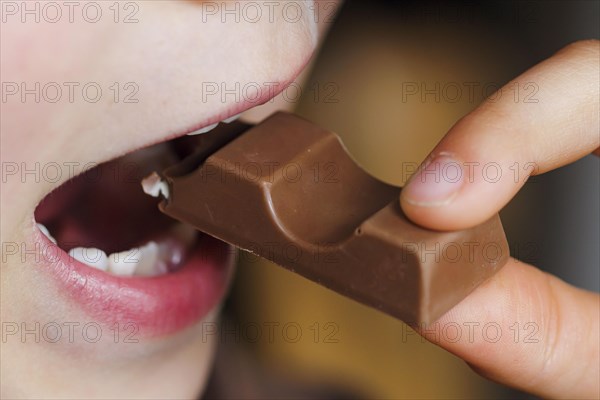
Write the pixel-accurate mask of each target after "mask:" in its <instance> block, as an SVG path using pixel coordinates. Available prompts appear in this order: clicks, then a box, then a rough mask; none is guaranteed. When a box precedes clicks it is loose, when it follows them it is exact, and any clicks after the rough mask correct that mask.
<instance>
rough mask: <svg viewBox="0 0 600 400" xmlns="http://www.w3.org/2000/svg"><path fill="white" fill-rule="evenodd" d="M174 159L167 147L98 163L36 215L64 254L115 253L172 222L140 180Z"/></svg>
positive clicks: (47, 200)
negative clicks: (81, 249)
mask: <svg viewBox="0 0 600 400" xmlns="http://www.w3.org/2000/svg"><path fill="white" fill-rule="evenodd" d="M176 161H177V158H176V157H175V155H174V153H172V152H171V151H170V148H169V145H168V144H167V143H162V144H159V145H156V146H153V147H150V148H147V149H143V150H139V151H136V152H134V153H131V154H129V155H127V156H125V157H122V158H119V159H117V160H114V161H111V162H108V163H105V164H102V165H100V166H98V167H96V168H94V169H91V170H89V171H87V172H86V173H84V174H82V175H79V176H77V177H76V178H74V179H73V180H71V181H69V182H67V183H66V184H64V185H62V186H61V187H59V188H58V189H57V190H56V191H55V192H54V193H52V194H51V195H49V196H47V197H46V198H45V199H44V200H43V201H42V203H40V205H39V206H38V208H37V209H36V211H35V216H36V221H37V222H39V223H42V224H44V225H46V227H47V228H48V229H49V230H50V232H51V234H52V235H53V236H54V237H55V238H56V240H57V242H58V245H59V246H60V247H61V248H62V249H64V250H67V251H68V250H70V249H71V248H74V247H96V248H99V249H102V250H104V251H105V252H106V253H113V252H117V251H122V250H123V249H128V248H131V247H137V246H140V245H142V244H144V243H146V242H147V241H148V240H150V239H152V238H154V237H156V236H159V235H161V234H162V233H163V232H165V231H166V230H167V229H168V228H169V226H171V225H172V224H173V220H172V219H171V218H169V217H166V216H165V215H163V214H162V213H160V212H159V211H158V209H157V205H156V203H157V200H156V199H153V198H150V197H148V196H147V195H145V194H144V193H143V191H142V189H141V186H140V181H141V180H142V179H143V178H144V177H145V176H146V175H148V174H149V173H150V172H152V171H155V170H157V169H158V170H160V169H162V168H164V167H166V166H168V165H171V164H173V163H174V162H176Z"/></svg>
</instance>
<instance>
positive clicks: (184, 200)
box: [160, 113, 509, 324]
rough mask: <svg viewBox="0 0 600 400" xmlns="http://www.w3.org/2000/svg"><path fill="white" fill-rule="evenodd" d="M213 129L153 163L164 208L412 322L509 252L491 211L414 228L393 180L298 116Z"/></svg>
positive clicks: (443, 304)
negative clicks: (173, 158)
mask: <svg viewBox="0 0 600 400" xmlns="http://www.w3.org/2000/svg"><path fill="white" fill-rule="evenodd" d="M222 129H223V130H224V132H220V131H219V130H215V131H213V132H211V133H208V134H205V136H202V137H201V139H200V141H201V143H200V146H199V147H198V149H197V151H196V152H195V153H193V154H191V155H190V156H188V157H187V158H186V159H185V160H184V161H182V162H181V163H180V164H178V165H175V166H173V167H171V168H169V169H167V170H165V171H163V172H162V174H161V175H162V178H163V179H165V180H166V182H167V183H168V185H169V192H170V195H169V198H168V199H165V200H163V202H162V203H161V204H160V209H161V210H162V211H163V212H164V213H165V214H167V215H169V216H171V217H173V218H176V219H178V220H180V221H184V222H186V223H189V224H191V225H193V226H195V227H196V228H197V229H199V230H200V231H203V232H206V233H208V234H210V235H212V236H215V237H217V238H219V239H221V240H223V241H225V242H228V243H230V244H233V245H235V246H237V247H239V248H242V249H245V250H248V251H251V252H252V253H255V254H257V255H260V256H262V257H264V258H266V259H268V260H270V261H273V262H274V263H276V264H278V265H280V266H283V267H285V268H287V269H289V270H291V271H294V272H296V273H299V274H300V275H303V276H305V277H306V278H308V279H310V280H313V281H315V282H317V283H319V284H321V285H324V286H326V287H328V288H330V289H333V290H335V291H336V292H338V293H341V294H343V295H345V296H348V297H350V298H352V299H354V300H357V301H359V302H361V303H363V304H366V305H368V306H371V307H374V308H377V309H379V310H381V311H383V312H386V313H388V314H390V315H392V316H395V317H397V318H400V319H402V320H403V321H405V322H407V323H410V324H422V323H424V324H429V323H431V322H433V321H435V320H436V319H437V318H439V317H440V316H442V315H443V314H444V313H445V312H446V311H448V310H449V309H450V308H451V307H453V306H454V305H455V304H457V303H458V302H460V301H461V300H462V299H463V298H464V297H466V296H467V295H468V294H469V293H470V292H471V291H473V289H475V288H476V287H477V286H478V285H479V284H481V283H482V282H483V281H485V280H486V279H487V278H489V277H490V276H492V275H493V274H494V273H496V272H497V271H498V270H499V269H500V268H501V267H502V266H503V264H504V263H505V261H506V260H507V258H508V255H509V254H508V253H509V251H508V246H507V243H506V238H505V236H504V231H503V229H502V225H501V222H500V219H499V217H498V216H497V215H496V216H494V217H493V218H491V219H490V220H489V221H487V222H485V223H483V224H481V225H479V226H477V227H474V228H472V229H467V230H462V231H456V232H436V231H431V230H427V229H424V228H422V227H419V226H416V225H414V224H413V223H411V222H410V221H409V220H408V219H407V218H406V217H405V215H404V214H403V213H402V210H401V208H400V205H399V201H398V196H399V194H400V190H401V188H399V187H395V186H391V185H388V184H386V183H383V182H381V181H379V180H377V179H375V178H374V177H372V176H371V175H369V174H368V173H366V172H365V171H364V170H363V169H362V168H361V167H359V166H358V165H357V164H356V163H355V161H354V160H353V159H352V158H351V157H350V156H349V155H348V153H347V152H346V150H345V148H344V146H343V144H342V142H341V141H340V139H339V138H338V136H337V135H335V134H334V133H332V132H329V131H327V130H324V129H322V128H320V127H318V126H316V125H314V124H312V123H310V122H308V121H306V120H304V119H301V118H299V117H297V116H294V115H291V114H286V113H277V114H274V115H272V116H271V117H269V118H268V119H267V120H265V121H264V122H262V123H261V124H259V125H256V126H254V127H251V128H248V126H244V125H241V124H233V125H229V126H227V125H225V126H224V127H223V128H222Z"/></svg>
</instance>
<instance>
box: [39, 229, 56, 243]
mask: <svg viewBox="0 0 600 400" xmlns="http://www.w3.org/2000/svg"><path fill="white" fill-rule="evenodd" d="M36 225H37V227H38V229H39V230H40V231H41V232H42V233H43V234H44V235H45V236H46V237H47V238H48V239H49V240H50V241H51V242H52V243H54V244H56V239H54V238H53V237H52V235H51V234H50V232H49V231H48V228H46V227H45V226H44V225H42V224H36Z"/></svg>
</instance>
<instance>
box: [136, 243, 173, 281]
mask: <svg viewBox="0 0 600 400" xmlns="http://www.w3.org/2000/svg"><path fill="white" fill-rule="evenodd" d="M139 250H140V251H139V256H138V263H137V267H136V268H135V275H138V276H155V275H162V274H166V273H167V272H168V270H167V265H166V263H165V262H164V261H163V260H162V259H159V257H158V255H159V248H158V244H156V242H148V243H146V244H145V245H144V246H142V247H140V248H139Z"/></svg>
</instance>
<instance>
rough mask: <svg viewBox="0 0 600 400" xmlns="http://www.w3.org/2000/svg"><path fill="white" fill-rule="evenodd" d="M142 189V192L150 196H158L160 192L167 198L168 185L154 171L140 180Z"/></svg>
mask: <svg viewBox="0 0 600 400" xmlns="http://www.w3.org/2000/svg"><path fill="white" fill-rule="evenodd" d="M142 189H143V190H144V193H146V194H148V195H150V196H152V197H158V196H159V195H161V194H162V196H163V197H164V198H165V199H168V198H169V185H167V182H165V181H163V180H162V178H161V177H160V176H159V175H158V174H157V173H156V172H153V173H151V174H150V175H149V176H148V177H146V178H144V179H143V180H142Z"/></svg>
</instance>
